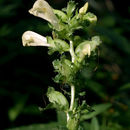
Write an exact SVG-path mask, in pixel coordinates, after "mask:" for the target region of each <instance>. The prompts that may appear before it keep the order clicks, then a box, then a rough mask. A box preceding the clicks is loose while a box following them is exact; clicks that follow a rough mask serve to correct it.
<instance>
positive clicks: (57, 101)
mask: <svg viewBox="0 0 130 130" xmlns="http://www.w3.org/2000/svg"><path fill="white" fill-rule="evenodd" d="M47 97H48V99H49V101H50V102H51V103H52V104H53V107H54V108H56V109H58V110H63V111H67V110H68V108H69V103H68V101H67V99H66V97H65V96H64V95H63V94H62V93H60V92H59V91H55V90H54V88H53V87H49V88H48V91H47Z"/></svg>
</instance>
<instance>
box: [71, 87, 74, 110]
mask: <svg viewBox="0 0 130 130" xmlns="http://www.w3.org/2000/svg"><path fill="white" fill-rule="evenodd" d="M74 100H75V86H74V85H71V102H70V110H71V111H72V110H73V108H74Z"/></svg>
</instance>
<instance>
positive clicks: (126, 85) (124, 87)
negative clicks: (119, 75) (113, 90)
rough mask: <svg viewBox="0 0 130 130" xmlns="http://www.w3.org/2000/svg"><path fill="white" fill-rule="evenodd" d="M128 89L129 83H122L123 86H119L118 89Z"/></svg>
mask: <svg viewBox="0 0 130 130" xmlns="http://www.w3.org/2000/svg"><path fill="white" fill-rule="evenodd" d="M128 89H130V83H127V84H124V85H123V86H121V87H120V88H119V90H120V91H122V90H128Z"/></svg>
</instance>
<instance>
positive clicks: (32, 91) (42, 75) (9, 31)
mask: <svg viewBox="0 0 130 130" xmlns="http://www.w3.org/2000/svg"><path fill="white" fill-rule="evenodd" d="M101 2H102V3H104V2H105V1H102V0H101ZM112 2H113V1H112ZM52 3H53V2H52ZM54 3H55V2H54ZM70 3H71V2H70ZM72 3H73V2H72ZM72 3H71V4H70V5H71V6H70V5H69V6H70V7H71V8H70V9H69V8H68V10H69V12H73V13H69V15H68V13H67V8H66V9H65V8H64V9H63V10H62V11H61V10H55V9H54V10H53V11H54V14H56V17H57V18H58V22H59V26H60V31H59V30H55V29H54V28H53V26H52V25H50V26H51V27H52V28H53V32H52V36H49V37H48V39H49V38H50V39H51V40H50V41H49V40H48V43H49V44H51V41H52V45H53V46H54V47H53V48H49V52H50V54H53V53H54V52H57V53H55V54H54V56H56V58H55V59H56V60H57V61H58V63H59V64H60V65H61V66H60V67H59V68H60V69H58V68H56V69H55V72H56V73H57V78H56V77H55V78H54V80H55V81H56V82H58V83H60V84H59V85H56V86H60V88H61V89H62V92H63V93H64V94H65V96H66V97H67V100H68V102H69V103H70V101H69V99H70V92H69V91H70V88H69V85H68V84H71V83H72V81H73V83H74V85H75V86H76V95H75V96H76V99H75V104H74V106H75V107H74V108H75V109H74V111H69V112H68V113H69V115H70V117H71V118H72V119H73V122H74V121H76V122H77V120H74V119H76V118H75V117H76V116H77V117H78V118H80V116H81V115H83V114H86V115H87V114H88V115H89V114H90V113H91V112H92V113H93V112H96V110H95V109H93V107H89V106H88V105H87V104H86V103H85V105H83V104H84V103H83V100H86V101H87V103H89V104H97V103H99V102H100V103H111V104H112V107H111V108H108V109H106V111H107V112H105V111H104V110H103V112H102V113H100V116H97V117H96V119H94V118H95V116H94V118H92V119H89V120H90V121H89V122H88V121H82V122H80V123H79V128H78V129H81V130H83V129H84V130H90V129H98V128H99V129H101V130H128V129H130V127H129V120H128V119H129V118H130V114H129V113H130V112H129V107H130V103H129V95H130V94H129V91H128V90H129V77H130V75H129V74H130V71H129V66H130V64H129V54H130V53H129V52H130V47H129V42H130V40H129V36H128V34H129V33H130V26H129V19H128V18H127V19H126V16H128V14H127V13H126V12H125V13H124V10H125V9H124V10H116V9H117V6H116V4H115V3H114V5H115V10H114V11H108V10H107V7H106V6H105V8H104V6H102V5H104V4H100V2H98V3H97V4H94V3H93V2H91V6H90V9H91V10H92V9H93V8H95V9H93V10H94V12H96V14H97V15H98V18H99V20H98V21H99V22H98V24H97V26H96V27H94V28H93V25H95V22H96V20H97V17H96V16H95V15H94V14H93V13H90V12H86V13H85V14H80V15H79V11H78V9H76V7H77V6H76V4H75V5H73V4H72ZM125 3H126V2H125ZM28 4H29V3H28V2H25V1H23V0H12V1H11V2H10V1H8V0H7V1H4V0H1V1H0V8H1V12H0V17H1V26H0V40H1V44H0V52H1V53H0V65H1V70H0V73H1V75H2V77H1V79H0V101H1V113H0V114H1V117H0V121H1V125H0V129H6V128H7V127H8V128H9V127H16V126H21V125H27V124H32V125H30V126H29V127H28V126H25V129H30V128H33V127H34V129H36V127H37V129H40V128H39V127H38V126H36V125H34V123H36V122H37V123H41V122H42V123H44V124H45V125H42V126H43V127H42V129H51V128H54V129H67V128H65V125H66V123H67V119H66V113H64V112H63V113H62V114H61V115H63V116H61V117H60V118H59V115H60V114H58V112H61V111H58V112H57V123H56V125H53V123H49V125H48V124H46V123H47V122H50V120H56V118H55V119H54V117H56V116H55V114H54V113H53V114H52V113H51V114H50V113H49V112H48V110H46V111H45V112H40V111H39V110H38V107H37V104H38V106H39V105H40V106H43V107H44V102H43V100H42V99H41V97H42V94H43V93H46V92H45V91H46V89H47V88H46V86H48V85H49V84H50V80H48V79H50V78H51V76H52V75H53V76H54V74H52V73H51V70H52V65H51V64H50V60H52V59H54V57H53V55H52V56H51V57H50V58H46V57H47V56H46V53H45V51H46V49H45V48H34V47H31V48H29V47H28V48H23V47H22V46H21V40H20V37H21V34H22V33H23V32H24V31H25V30H27V29H28V30H36V31H37V32H38V33H40V34H44V35H49V34H51V33H50V31H51V30H50V29H49V28H48V26H47V24H46V23H45V22H44V23H43V22H42V20H41V21H40V19H38V18H35V17H33V16H31V15H29V14H28V12H27V10H28V9H29V8H30V7H31V6H32V4H31V3H30V5H28ZM80 4H81V3H79V5H78V6H80ZM105 4H106V3H105ZM123 4H124V3H122V7H124V6H123ZM25 5H26V6H25ZM97 6H99V8H100V9H101V12H100V10H98V8H97ZM118 6H119V7H120V5H118ZM55 7H56V4H55ZM91 7H92V8H91ZM58 8H60V7H58ZM74 8H75V9H74ZM71 9H73V10H71ZM122 14H124V15H123V16H121V15H122ZM125 15H126V16H125ZM68 23H69V25H68ZM50 24H51V23H50ZM82 31H83V32H82ZM14 32H15V33H14ZM96 33H98V35H100V36H101V39H102V41H103V44H102V45H101V46H100V47H99V49H96V51H93V52H94V53H93V52H91V53H90V54H91V55H90V56H89V55H88V54H87V55H85V57H84V56H83V57H84V58H83V60H82V61H81V63H80V60H79V59H78V55H79V52H78V55H77V54H75V59H76V61H75V63H71V64H69V62H71V57H70V56H69V51H70V43H69V41H70V40H72V41H73V46H74V47H73V49H74V53H76V48H77V47H78V45H79V46H80V45H81V43H83V42H85V41H89V42H90V41H92V38H91V37H93V36H95V35H97V34H96ZM57 40H58V41H57ZM59 40H60V41H59ZM97 41H98V40H97ZM58 45H59V46H58ZM87 47H88V45H87V46H86V48H87ZM82 51H83V50H82V49H80V54H81V55H82V53H81V52H82ZM88 52H89V51H88ZM97 52H98V53H99V52H100V55H97V56H96V57H95V54H96V53H97ZM41 53H42V54H41ZM58 53H59V54H58ZM60 54H61V55H62V56H63V57H64V58H61V57H60ZM81 57H82V56H81ZM58 58H59V59H58ZM41 59H42V60H41ZM61 59H62V60H61ZM63 59H65V60H67V63H66V61H65V60H63ZM42 61H43V62H44V63H43V64H42ZM61 61H62V63H61ZM77 61H78V62H77ZM48 62H49V64H48V65H47V63H48ZM63 63H64V64H63ZM82 63H83V64H82ZM65 64H66V65H65ZM67 66H74V69H70V67H69V69H68V68H67ZM81 66H82V67H81ZM79 67H81V68H79ZM97 68H98V70H97ZM39 69H40V71H39ZM96 70H97V71H96ZM70 72H71V74H70ZM61 73H62V74H63V75H62V74H61ZM51 74H52V75H51ZM75 74H76V75H78V77H79V78H78V79H76V80H75ZM48 75H49V76H48ZM67 75H69V76H67ZM70 77H71V78H70ZM75 81H76V82H75ZM52 86H54V85H52ZM41 89H42V93H41ZM56 90H57V89H56ZM58 90H59V88H58ZM81 91H85V93H86V94H84V93H80V92H81ZM21 93H22V94H21ZM25 93H28V96H27V97H26V96H25V95H26V94H25ZM24 96H25V97H26V98H25V99H24ZM34 104H35V105H34ZM55 104H56V103H55ZM55 106H56V105H55ZM57 106H58V105H57ZM47 108H48V109H50V108H54V107H53V103H50V104H49V105H47V107H46V108H44V109H47ZM55 108H56V107H55ZM63 108H64V107H63ZM59 109H60V108H59ZM81 110H82V111H81ZM64 117H65V118H64ZM85 119H86V118H85ZM60 121H61V122H60ZM62 121H63V122H62ZM97 122H98V123H97ZM54 124H55V123H54ZM95 124H96V125H97V124H98V125H99V127H98V126H97V127H96V125H95ZM46 125H48V126H46ZM94 125H95V127H94ZM31 126H32V127H31ZM35 126H36V127H35ZM40 126H41V124H40ZM45 126H46V127H45ZM91 127H92V128H91ZM20 129H21V127H20Z"/></svg>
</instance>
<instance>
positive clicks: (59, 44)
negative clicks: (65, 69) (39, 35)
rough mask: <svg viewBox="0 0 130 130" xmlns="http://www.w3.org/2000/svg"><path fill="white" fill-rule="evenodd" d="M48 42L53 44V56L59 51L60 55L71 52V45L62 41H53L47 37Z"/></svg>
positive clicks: (50, 51)
mask: <svg viewBox="0 0 130 130" xmlns="http://www.w3.org/2000/svg"><path fill="white" fill-rule="evenodd" d="M47 42H48V43H49V44H51V46H52V47H50V48H49V52H48V53H49V54H50V55H51V54H53V53H54V52H55V51H58V52H59V53H60V54H62V53H64V52H66V51H69V44H68V43H66V42H65V41H63V40H60V39H54V40H53V39H52V38H51V37H47Z"/></svg>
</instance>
